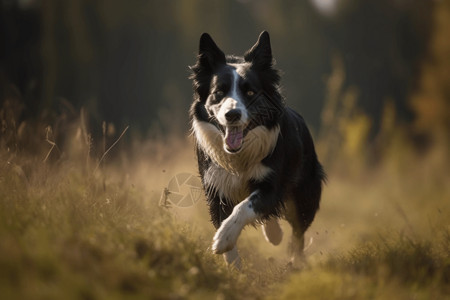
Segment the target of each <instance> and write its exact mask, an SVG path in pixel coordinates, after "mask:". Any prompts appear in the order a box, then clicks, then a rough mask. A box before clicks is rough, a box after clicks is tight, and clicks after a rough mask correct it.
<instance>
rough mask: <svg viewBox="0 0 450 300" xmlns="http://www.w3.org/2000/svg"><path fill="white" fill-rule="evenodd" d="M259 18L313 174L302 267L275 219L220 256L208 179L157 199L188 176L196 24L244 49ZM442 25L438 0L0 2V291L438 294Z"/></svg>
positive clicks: (449, 270) (445, 127)
mask: <svg viewBox="0 0 450 300" xmlns="http://www.w3.org/2000/svg"><path fill="white" fill-rule="evenodd" d="M262 30H267V31H268V32H269V33H270V36H271V42H272V51H273V54H274V57H275V59H276V61H277V67H278V68H279V69H281V70H282V74H283V76H282V92H283V94H284V96H286V102H287V104H288V105H289V106H291V107H293V108H295V109H296V110H297V111H298V112H300V113H301V114H302V115H303V116H304V118H305V120H306V121H307V124H308V126H309V128H310V130H311V131H312V134H313V137H314V140H315V145H316V150H317V152H318V156H319V159H320V161H321V162H322V163H323V164H324V167H325V170H326V172H327V174H328V182H327V184H326V185H325V187H324V193H323V197H322V202H321V209H320V211H319V212H318V214H317V216H316V219H315V221H314V222H313V224H312V226H311V228H310V229H309V230H308V231H307V233H306V239H307V245H308V247H307V249H306V251H305V254H306V257H307V260H308V262H309V264H310V265H309V267H306V268H304V269H302V271H301V272H297V271H298V270H297V271H296V270H292V269H290V268H289V267H286V264H287V262H288V259H289V257H288V255H287V248H288V246H289V232H290V229H289V226H288V225H287V223H286V222H284V221H283V222H282V227H283V229H284V231H285V238H284V240H283V242H282V244H281V245H280V246H279V247H275V246H272V245H270V244H267V243H266V242H265V241H264V240H263V238H262V236H261V232H260V230H259V229H258V230H253V228H251V229H250V228H249V229H248V230H245V231H244V232H243V234H242V236H241V238H240V239H239V242H238V245H239V249H240V251H241V254H242V257H243V262H244V270H243V272H242V273H235V272H233V271H230V269H227V267H226V266H225V265H224V263H223V261H222V259H221V257H219V256H217V255H213V254H212V253H211V251H210V250H209V248H208V247H209V246H210V244H211V239H212V236H213V235H214V228H213V226H212V225H211V224H210V221H209V219H208V208H207V206H206V204H205V201H204V199H203V196H201V199H197V200H199V201H197V202H196V204H195V205H192V206H191V207H184V208H180V207H176V205H173V203H172V205H171V206H170V207H167V206H163V207H161V206H160V204H161V203H166V202H165V200H167V199H166V198H167V196H169V200H170V192H171V191H170V190H169V188H172V187H171V184H170V183H171V182H173V180H174V179H177V178H181V177H183V176H178V175H179V174H192V175H193V176H198V172H197V167H196V159H195V156H194V150H193V141H192V137H190V136H189V134H190V133H189V130H190V124H189V119H188V109H189V106H190V104H191V101H192V93H193V91H192V86H191V82H190V80H189V79H188V77H189V74H190V71H189V66H190V65H193V64H194V63H195V59H196V55H197V50H198V41H199V37H200V35H201V34H202V33H203V32H208V33H210V34H211V35H212V37H213V38H214V40H215V41H216V42H217V44H218V45H219V47H221V49H222V50H223V51H224V52H225V53H227V54H236V55H241V54H243V53H244V52H245V51H246V50H247V49H249V48H250V47H251V46H252V45H253V44H254V43H255V42H256V39H257V37H258V35H259V33H260V32H261V31H262ZM449 32H450V1H448V0H417V1H411V0H308V1H306V0H305V1H293V0H290V1H276V0H233V1H219V0H184V1H182V0H173V1H162V0H161V1H141V0H129V1H119V0H79V1H75V0H74V1H69V0H68V1H58V0H0V122H1V132H0V294H1V295H2V296H4V298H5V299H62V298H64V299H66V298H67V297H69V296H70V297H69V299H124V298H126V297H131V296H133V297H134V298H135V299H148V298H151V296H153V297H154V298H157V299H166V298H170V299H184V298H190V299H251V298H257V299H261V298H267V297H269V298H270V297H272V298H273V299H293V298H295V297H300V296H302V297H303V298H309V299H445V297H448V295H449V294H450V289H449V286H450V257H449V255H450V221H449V220H450V201H449V199H450V185H449V183H450V172H449V168H450V157H449V153H450V139H449V138H450V38H449V37H450V35H449ZM177 176H178V177H177ZM177 180H178V179H177ZM172 192H173V191H172ZM190 192H192V190H191V189H190V187H189V186H186V185H184V186H182V187H180V189H179V191H177V193H181V194H183V195H187V194H189V193H190ZM196 192H198V189H197V190H196ZM196 195H197V196H198V193H197V194H196ZM134 298H133V299H134Z"/></svg>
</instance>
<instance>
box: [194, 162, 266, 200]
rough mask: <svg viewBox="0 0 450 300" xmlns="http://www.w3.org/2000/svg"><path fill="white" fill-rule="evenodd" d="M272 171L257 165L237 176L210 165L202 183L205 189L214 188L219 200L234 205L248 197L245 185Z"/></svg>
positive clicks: (259, 164) (262, 177)
mask: <svg viewBox="0 0 450 300" xmlns="http://www.w3.org/2000/svg"><path fill="white" fill-rule="evenodd" d="M271 172H272V169H271V168H269V167H267V166H265V165H263V164H261V163H258V164H257V165H254V166H252V167H251V168H250V169H248V170H247V171H246V172H244V173H241V174H239V175H236V174H232V173H230V172H228V171H227V170H225V169H223V168H222V167H220V166H218V165H216V164H211V165H210V166H209V168H208V169H207V170H206V171H205V175H204V177H203V178H204V181H205V184H206V186H207V187H214V188H215V191H217V193H218V196H219V198H220V199H222V200H223V199H227V200H228V201H230V202H231V203H229V204H232V205H236V204H238V203H239V202H241V201H242V200H243V199H245V198H246V197H247V196H248V195H249V191H248V190H247V186H246V183H247V182H248V181H249V180H251V179H254V180H262V179H264V178H265V177H266V176H268V175H269V174H270V173H271Z"/></svg>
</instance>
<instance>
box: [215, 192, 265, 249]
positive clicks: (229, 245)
mask: <svg viewBox="0 0 450 300" xmlns="http://www.w3.org/2000/svg"><path fill="white" fill-rule="evenodd" d="M254 193H257V192H253V193H252V195H253V194H254ZM250 197H251V195H250V196H249V197H248V198H247V199H245V200H244V201H242V202H241V203H239V204H238V205H236V206H235V207H234V208H233V212H232V213H231V215H230V216H229V217H228V218H226V219H225V221H223V222H222V225H220V227H219V229H218V230H217V232H216V234H215V235H214V239H213V245H212V250H213V252H214V253H216V254H221V253H225V252H227V251H230V250H232V249H233V248H234V247H235V245H236V242H237V239H238V237H239V235H240V234H241V231H242V229H244V227H245V226H246V225H248V224H250V223H253V222H255V221H256V220H257V219H258V216H257V215H256V213H255V211H254V210H253V205H252V203H251V202H250Z"/></svg>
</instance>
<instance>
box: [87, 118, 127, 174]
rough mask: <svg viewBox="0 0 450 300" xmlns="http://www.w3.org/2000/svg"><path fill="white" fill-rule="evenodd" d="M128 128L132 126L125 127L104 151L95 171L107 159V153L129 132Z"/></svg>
mask: <svg viewBox="0 0 450 300" xmlns="http://www.w3.org/2000/svg"><path fill="white" fill-rule="evenodd" d="M128 128H130V126H127V127H125V129H124V130H123V131H122V133H121V134H120V136H119V137H118V138H117V140H116V141H115V142H114V143H113V144H112V145H111V146H110V147H109V148H108V150H106V151H105V153H103V155H102V157H101V158H100V160H99V161H98V163H97V166H96V167H95V169H94V172H96V171H97V169H98V168H99V167H100V165H101V163H102V161H103V160H104V159H105V157H106V155H107V154H108V153H109V151H111V149H112V148H114V146H115V145H116V144H117V143H118V142H119V141H120V139H121V138H122V137H123V136H124V134H125V132H127V130H128Z"/></svg>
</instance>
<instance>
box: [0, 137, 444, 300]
mask: <svg viewBox="0 0 450 300" xmlns="http://www.w3.org/2000/svg"><path fill="white" fill-rule="evenodd" d="M76 139H77V138H76V137H74V138H73V139H71V138H68V139H67V140H68V141H69V142H68V145H65V146H62V147H60V148H59V149H61V150H58V151H61V152H60V153H59V152H58V153H56V152H51V153H50V154H49V152H48V149H49V147H54V146H53V145H48V144H47V148H42V151H40V150H39V149H41V148H37V149H38V150H37V151H36V152H35V153H34V154H33V155H30V154H25V153H21V152H20V151H18V150H15V151H12V150H11V149H8V148H7V147H2V149H0V165H1V167H0V295H2V299H295V298H309V299H391V298H392V299H445V298H448V295H449V294H450V288H449V287H450V223H449V221H448V220H449V219H450V203H449V201H447V200H448V199H450V188H449V187H448V182H449V181H448V179H449V175H448V174H447V173H446V172H447V171H446V169H447V164H446V163H443V162H446V158H445V157H446V156H445V153H446V152H445V151H443V150H442V149H441V150H439V148H436V149H437V150H436V151H434V152H433V151H431V152H430V154H429V155H428V156H426V157H423V158H420V159H419V158H418V157H417V156H414V155H412V154H410V152H407V151H406V150H405V149H404V148H401V147H400V146H398V144H397V147H400V148H398V149H397V148H395V149H394V148H393V149H394V150H390V151H391V152H392V153H390V156H388V158H386V159H385V160H384V161H383V162H382V163H380V164H379V165H378V167H376V168H369V167H367V166H366V165H364V164H361V165H357V166H356V167H355V165H353V166H352V172H351V173H350V174H349V173H346V169H345V168H343V167H342V165H345V164H342V165H341V166H337V167H335V168H333V169H332V170H329V172H328V173H329V182H328V184H327V186H326V187H325V190H324V195H323V199H322V206H321V210H320V211H319V213H318V215H317V217H316V220H315V221H314V223H313V225H312V227H311V228H310V229H309V230H308V232H307V240H312V241H313V242H312V244H311V246H310V247H308V249H307V250H306V256H307V259H308V265H307V266H306V267H305V268H304V269H303V270H292V269H290V268H288V267H286V266H287V262H288V257H287V254H286V253H287V248H288V244H289V231H290V229H289V227H288V225H287V223H286V222H282V227H283V228H284V230H285V238H284V241H283V242H282V244H281V245H280V246H278V247H274V246H272V245H270V244H267V243H266V242H265V241H264V240H263V238H262V235H261V232H260V230H259V229H257V230H255V229H254V228H251V227H250V228H248V229H247V230H245V231H244V232H243V234H242V237H241V238H240V240H239V248H240V251H241V256H242V258H243V263H244V268H243V270H242V272H236V271H234V270H230V269H229V268H227V267H226V266H225V264H224V262H223V259H222V257H220V256H217V255H213V254H212V253H211V251H210V249H209V247H210V243H211V238H212V236H213V234H214V229H213V226H212V225H211V224H210V222H209V220H208V214H207V208H206V205H205V203H204V201H203V199H200V201H199V203H198V204H197V205H195V206H193V207H189V208H177V207H172V208H170V209H166V208H163V207H160V206H159V205H158V203H159V199H160V196H161V193H162V191H163V189H164V187H166V186H167V183H168V182H169V181H170V179H171V178H172V177H173V176H175V175H176V174H179V173H182V172H188V173H195V169H196V168H195V159H194V154H193V151H191V149H192V147H191V145H190V144H189V142H186V141H180V140H173V141H167V142H166V143H161V142H135V143H132V144H131V145H129V147H130V148H131V150H130V151H131V152H128V155H125V153H122V154H121V153H119V154H117V153H116V156H115V158H114V159H113V158H110V157H106V156H103V157H102V160H103V161H102V163H101V164H99V163H95V162H94V161H93V160H92V159H90V158H87V159H86V156H87V155H88V153H89V151H90V150H89V147H91V145H88V144H86V145H83V143H80V142H79V141H77V140H76ZM42 141H44V143H45V138H43V139H42ZM121 142H122V143H123V141H121ZM58 146H59V145H58ZM103 148H104V149H106V147H105V146H104V147H103ZM64 149H71V150H70V151H69V150H66V151H65V152H64ZM180 149H181V150H180ZM113 150H114V149H113ZM54 151H55V150H54ZM119 152H120V151H119ZM404 152H407V154H408V155H402V153H404ZM130 153H131V154H130ZM399 153H400V154H399ZM443 153H444V154H443ZM48 154H49V155H48ZM47 156H48V157H47ZM58 156H59V158H57V157H58ZM389 157H390V158H389ZM44 160H45V162H44ZM349 161H350V160H348V161H347V163H348V162H349ZM353 162H355V160H353ZM412 162H414V163H412ZM97 166H99V167H98V168H97Z"/></svg>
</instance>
